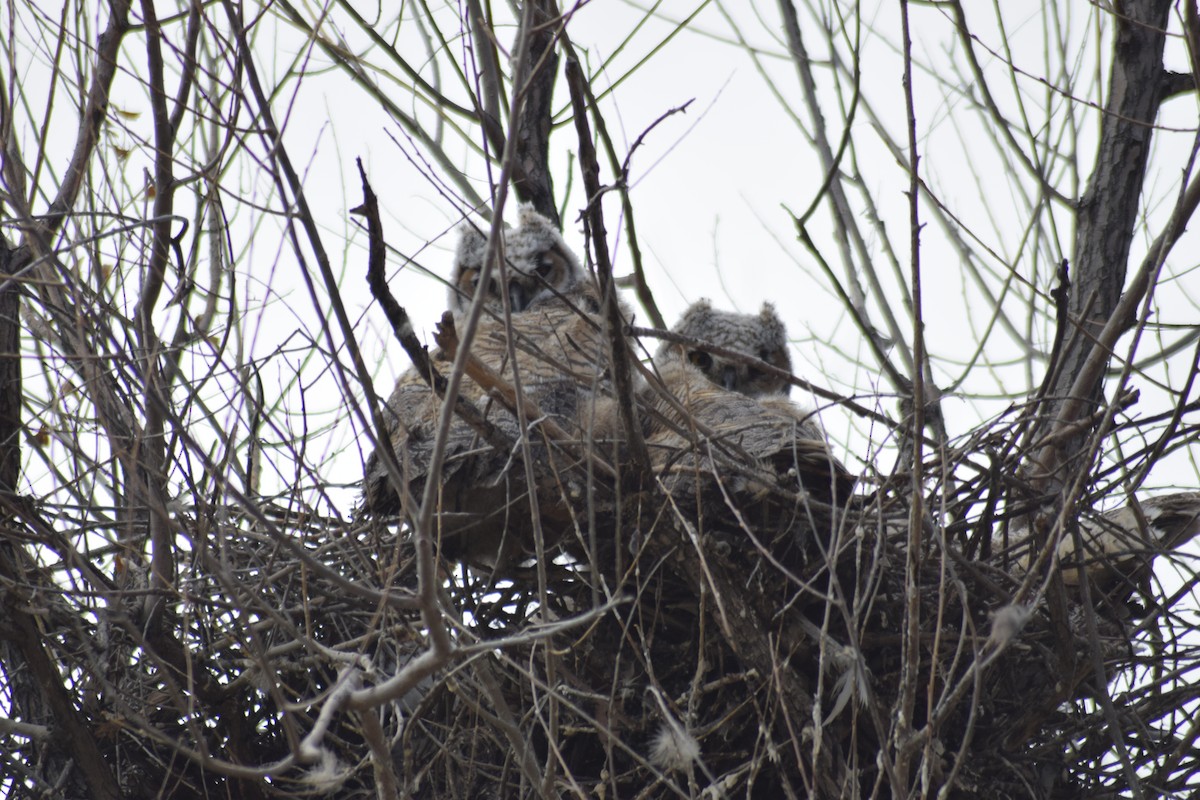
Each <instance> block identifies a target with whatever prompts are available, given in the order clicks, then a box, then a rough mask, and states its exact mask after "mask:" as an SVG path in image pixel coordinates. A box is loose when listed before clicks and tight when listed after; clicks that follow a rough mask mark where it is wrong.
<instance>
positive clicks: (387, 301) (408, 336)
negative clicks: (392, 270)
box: [350, 159, 512, 508]
mask: <svg viewBox="0 0 1200 800" xmlns="http://www.w3.org/2000/svg"><path fill="white" fill-rule="evenodd" d="M356 162H357V164H358V174H359V177H360V179H361V181H362V190H363V202H362V205H360V206H357V207H355V208H352V209H351V210H350V213H351V214H361V215H362V216H364V217H365V218H366V220H367V242H368V256H367V285H368V286H369V287H370V289H371V295H372V296H373V297H374V298H375V300H376V302H378V303H379V306H380V308H382V309H383V313H384V316H386V317H387V320H388V324H389V325H391V327H392V334H393V335H394V336H395V337H396V340H397V341H398V342H400V346H401V347H403V348H404V352H405V353H406V354H407V355H408V357H409V359H410V360H411V361H412V364H413V368H414V369H415V370H416V371H417V374H418V375H420V376H421V377H422V378H423V379H424V380H425V382H426V383H428V384H429V386H430V388H431V389H433V391H434V392H435V393H436V394H437V396H438V397H440V398H443V399H445V397H446V390H447V381H446V378H445V376H443V375H442V374H441V373H440V372H438V370H437V368H436V367H435V366H434V365H433V362H432V360H430V358H429V352H428V351H427V350H426V349H425V347H424V346H423V345H422V344H421V342H420V340H419V339H417V335H416V333H415V332H414V331H413V327H412V322H411V320H410V319H409V316H408V312H407V311H406V310H405V309H404V307H403V306H401V305H400V304H399V303H398V302H396V298H395V296H393V295H392V291H391V289H389V288H388V285H387V276H386V275H385V272H384V270H385V262H386V250H387V245H386V243H385V242H384V239H383V224H382V222H381V221H380V218H379V201H378V198H377V197H376V196H375V192H374V191H373V190H372V189H371V185H370V182H369V181H368V180H367V175H366V172H364V171H363V166H362V159H356ZM453 405H454V411H455V413H456V414H458V416H459V418H460V419H462V420H463V421H464V422H466V423H467V424H468V425H470V426H471V428H472V429H473V430H475V431H476V432H478V433H479V435H480V436H482V437H483V439H484V440H485V441H486V442H487V443H488V444H489V445H491V446H492V447H494V448H496V449H497V450H499V451H501V452H507V451H508V450H509V449H510V448H511V447H512V441H510V440H509V438H508V437H507V436H506V435H505V434H504V432H503V431H501V430H499V429H498V428H497V427H496V426H495V425H493V424H492V423H491V422H489V421H488V420H487V418H486V417H484V416H483V413H482V412H481V411H480V410H479V408H478V407H477V406H475V404H474V403H470V402H467V401H466V400H465V399H463V397H462V395H456V396H455V397H454V404H453ZM371 411H372V415H373V417H374V422H375V433H376V440H377V443H378V444H377V447H380V448H382V449H383V454H384V456H385V460H384V464H385V466H386V467H387V469H388V474H389V477H390V478H391V479H392V485H393V487H394V488H395V489H397V494H399V495H400V496H401V497H406V496H407V493H408V485H407V483H405V481H404V480H403V474H402V471H401V470H400V468H399V466H398V465H399V461H398V459H397V458H396V453H395V451H394V450H393V448H392V443H391V437H390V436H389V435H388V426H387V424H386V422H385V420H384V418H383V415H382V413H381V412H380V411H379V404H378V403H372V404H371ZM393 467H394V468H395V470H394V473H393ZM408 499H409V500H410V501H411V499H412V498H411V497H409V498H408ZM410 507H412V508H415V504H413V505H411V506H410Z"/></svg>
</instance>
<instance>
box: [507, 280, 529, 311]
mask: <svg viewBox="0 0 1200 800" xmlns="http://www.w3.org/2000/svg"><path fill="white" fill-rule="evenodd" d="M528 302H529V300H528V298H526V297H525V289H524V287H522V286H521V285H520V284H518V283H514V282H512V281H509V284H508V308H509V310H510V311H511V312H512V313H514V314H516V313H517V312H519V311H524V310H525V305H526V304H527V303H528Z"/></svg>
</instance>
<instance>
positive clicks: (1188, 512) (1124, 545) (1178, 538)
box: [993, 492, 1200, 589]
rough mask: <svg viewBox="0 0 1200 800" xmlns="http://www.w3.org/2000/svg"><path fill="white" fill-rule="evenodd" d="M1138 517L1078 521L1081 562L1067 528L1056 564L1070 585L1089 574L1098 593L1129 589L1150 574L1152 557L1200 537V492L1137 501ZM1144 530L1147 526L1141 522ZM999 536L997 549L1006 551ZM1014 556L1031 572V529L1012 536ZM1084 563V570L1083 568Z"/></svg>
mask: <svg viewBox="0 0 1200 800" xmlns="http://www.w3.org/2000/svg"><path fill="white" fill-rule="evenodd" d="M1139 508H1140V514H1141V517H1140V518H1139V513H1138V511H1135V510H1134V508H1133V506H1129V505H1125V506H1121V507H1120V508H1116V509H1113V510H1111V511H1106V512H1104V513H1102V514H1094V513H1088V514H1084V515H1082V516H1081V517H1080V519H1079V541H1080V542H1081V543H1082V545H1083V552H1082V559H1080V558H1079V557H1078V556H1077V552H1076V541H1075V536H1074V535H1073V534H1072V533H1071V531H1070V530H1069V529H1068V530H1066V531H1064V532H1063V535H1062V537H1061V538H1060V539H1059V542H1058V548H1057V553H1056V556H1055V557H1056V560H1057V561H1058V563H1059V564H1061V565H1062V575H1063V581H1064V582H1065V583H1066V584H1067V585H1068V586H1076V585H1078V584H1079V583H1081V582H1082V575H1081V572H1083V573H1086V574H1087V576H1088V578H1089V579H1090V580H1091V581H1092V582H1093V583H1098V584H1099V585H1100V588H1102V589H1103V588H1106V587H1108V586H1115V585H1118V584H1124V585H1125V586H1131V585H1134V584H1135V583H1137V582H1138V581H1139V580H1140V579H1142V578H1143V577H1145V576H1148V575H1149V565H1150V561H1151V559H1153V558H1154V556H1156V555H1159V554H1162V553H1168V552H1171V551H1172V550H1175V549H1176V548H1178V547H1180V546H1181V545H1183V544H1186V543H1187V542H1189V541H1191V540H1192V539H1193V538H1195V537H1196V536H1197V535H1200V492H1179V493H1176V494H1169V495H1163V496H1160V497H1151V498H1147V499H1145V500H1142V501H1140V502H1139ZM1143 520H1144V522H1145V525H1144V527H1143V524H1142V521H1143ZM1003 544H1004V542H1003V541H1002V540H1001V536H1000V535H999V534H997V536H996V541H995V542H993V546H994V547H997V548H999V547H1001V546H1003ZM1008 544H1009V548H1010V552H1012V553H1013V554H1014V555H1015V556H1016V566H1017V569H1018V571H1019V572H1021V573H1024V572H1025V571H1027V570H1028V569H1029V565H1030V564H1031V563H1032V560H1033V559H1035V558H1036V557H1037V556H1038V554H1037V553H1034V552H1032V549H1033V548H1032V537H1031V535H1030V532H1029V530H1028V528H1025V527H1021V528H1018V529H1016V530H1014V531H1011V532H1010V533H1009V536H1008ZM1081 562H1082V570H1081V569H1080V566H1079V565H1080V563H1081Z"/></svg>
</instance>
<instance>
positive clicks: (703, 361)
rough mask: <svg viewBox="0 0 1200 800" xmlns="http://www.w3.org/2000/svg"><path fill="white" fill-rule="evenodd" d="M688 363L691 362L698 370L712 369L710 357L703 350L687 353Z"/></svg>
mask: <svg viewBox="0 0 1200 800" xmlns="http://www.w3.org/2000/svg"><path fill="white" fill-rule="evenodd" d="M688 361H691V362H692V363H693V364H695V365H696V366H697V367H699V368H700V369H712V365H713V360H712V356H710V355H709V354H708V353H706V352H704V351H703V350H690V351H688Z"/></svg>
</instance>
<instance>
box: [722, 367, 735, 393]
mask: <svg viewBox="0 0 1200 800" xmlns="http://www.w3.org/2000/svg"><path fill="white" fill-rule="evenodd" d="M721 383H722V384H724V385H725V388H726V389H728V390H729V391H731V392H732V391H735V390H736V389H737V367H734V366H728V367H725V369H723V370H721Z"/></svg>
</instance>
